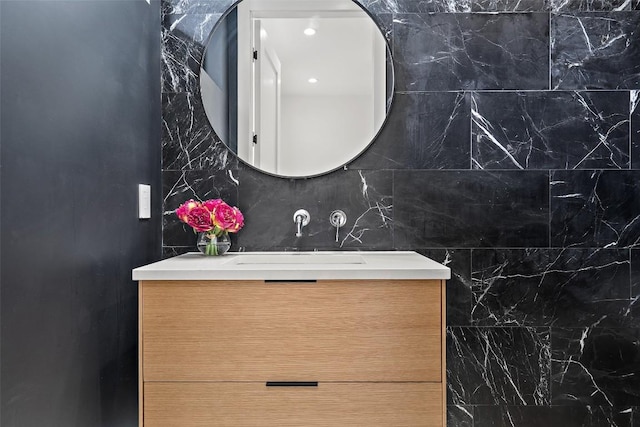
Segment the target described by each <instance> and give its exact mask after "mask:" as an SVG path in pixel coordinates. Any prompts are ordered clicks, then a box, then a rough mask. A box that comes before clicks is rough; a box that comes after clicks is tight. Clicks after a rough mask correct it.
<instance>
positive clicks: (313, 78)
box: [307, 77, 318, 83]
mask: <svg viewBox="0 0 640 427" xmlns="http://www.w3.org/2000/svg"><path fill="white" fill-rule="evenodd" d="M307 81H308V82H309V83H318V79H316V78H315V77H311V78H310V79H309V80H307Z"/></svg>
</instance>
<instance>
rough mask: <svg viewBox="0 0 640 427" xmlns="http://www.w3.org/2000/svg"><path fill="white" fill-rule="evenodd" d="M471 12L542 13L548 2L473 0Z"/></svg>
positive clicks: (545, 9)
mask: <svg viewBox="0 0 640 427" xmlns="http://www.w3.org/2000/svg"><path fill="white" fill-rule="evenodd" d="M471 10H472V12H544V11H547V10H549V0H473V4H472V6H471Z"/></svg>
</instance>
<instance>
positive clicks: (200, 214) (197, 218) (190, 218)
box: [185, 206, 213, 232]
mask: <svg viewBox="0 0 640 427" xmlns="http://www.w3.org/2000/svg"><path fill="white" fill-rule="evenodd" d="M185 222H186V223H187V225H189V226H190V227H192V228H193V229H194V230H195V231H198V232H203V231H210V230H211V229H213V224H212V223H211V212H209V210H208V209H207V208H205V207H204V206H196V207H194V208H192V209H191V210H190V211H189V213H188V214H187V220H186V221H185Z"/></svg>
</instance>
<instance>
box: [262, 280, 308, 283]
mask: <svg viewBox="0 0 640 427" xmlns="http://www.w3.org/2000/svg"><path fill="white" fill-rule="evenodd" d="M316 282H317V280H265V281H264V283H316Z"/></svg>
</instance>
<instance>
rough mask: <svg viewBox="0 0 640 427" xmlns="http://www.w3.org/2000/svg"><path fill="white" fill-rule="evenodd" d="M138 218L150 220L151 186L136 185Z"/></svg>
mask: <svg viewBox="0 0 640 427" xmlns="http://www.w3.org/2000/svg"><path fill="white" fill-rule="evenodd" d="M138 218H140V219H149V218H151V186H150V185H146V184H138Z"/></svg>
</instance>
